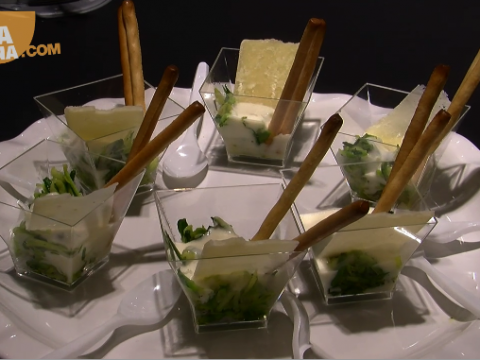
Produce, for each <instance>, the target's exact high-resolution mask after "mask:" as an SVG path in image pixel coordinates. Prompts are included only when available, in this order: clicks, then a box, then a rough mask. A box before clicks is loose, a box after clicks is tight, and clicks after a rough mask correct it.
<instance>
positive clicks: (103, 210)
mask: <svg viewBox="0 0 480 360" xmlns="http://www.w3.org/2000/svg"><path fill="white" fill-rule="evenodd" d="M116 187H117V185H116V184H114V185H112V186H109V187H107V188H103V189H100V190H97V191H94V192H92V193H90V194H88V195H86V196H78V197H76V196H72V195H70V194H60V195H46V196H42V197H39V198H37V199H35V201H34V202H33V205H32V206H33V208H32V214H31V216H30V218H29V219H28V221H27V222H26V228H27V230H46V229H47V228H48V227H52V226H54V227H58V226H59V225H58V224H53V223H52V222H51V221H50V220H48V219H47V218H49V219H53V220H55V221H58V222H61V223H63V224H66V225H68V226H73V225H75V224H77V223H78V222H79V221H80V220H82V219H84V218H85V217H86V216H87V215H89V214H91V213H93V212H96V213H95V215H94V216H92V217H91V219H89V222H90V223H92V222H94V223H95V226H98V227H102V226H106V225H107V224H108V222H109V220H110V216H111V212H112V206H113V193H114V191H115V188H116ZM107 200H108V201H107ZM102 204H104V206H100V205H102ZM35 215H41V216H35Z"/></svg>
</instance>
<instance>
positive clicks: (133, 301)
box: [42, 270, 182, 359]
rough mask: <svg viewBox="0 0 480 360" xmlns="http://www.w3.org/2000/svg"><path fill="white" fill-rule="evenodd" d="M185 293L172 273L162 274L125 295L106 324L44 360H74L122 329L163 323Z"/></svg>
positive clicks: (163, 272)
mask: <svg viewBox="0 0 480 360" xmlns="http://www.w3.org/2000/svg"><path fill="white" fill-rule="evenodd" d="M181 293H182V290H181V288H180V286H179V285H178V282H177V280H176V279H175V275H174V274H173V273H172V271H171V270H164V271H160V272H158V273H157V274H155V275H153V276H151V277H149V278H148V279H146V280H144V281H143V282H141V283H140V284H138V285H137V286H135V287H134V288H133V289H132V290H130V291H129V292H128V293H127V294H125V297H124V298H123V299H122V302H121V303H120V306H119V307H118V310H117V313H116V314H115V315H114V316H113V317H112V318H111V319H110V320H108V321H107V322H106V323H104V324H103V325H100V326H99V327H97V328H96V329H93V330H92V331H90V332H88V333H86V334H85V335H83V336H81V337H79V338H77V339H75V340H73V341H71V342H69V343H68V344H66V345H64V346H62V347H61V348H59V349H57V350H54V351H52V352H51V353H49V354H47V355H45V356H44V357H43V358H42V359H71V358H74V357H77V356H79V355H81V354H83V353H84V352H85V351H87V350H88V349H90V348H91V347H92V346H93V345H95V344H96V343H97V342H98V341H100V340H101V339H102V338H103V337H104V336H105V335H107V334H108V333H110V332H112V331H113V330H115V329H117V328H119V327H121V326H125V325H153V324H156V323H159V322H160V321H162V320H163V319H164V318H165V317H166V316H167V315H168V313H169V312H170V310H172V308H173V306H174V305H175V303H176V302H177V300H178V298H179V297H180V294H181Z"/></svg>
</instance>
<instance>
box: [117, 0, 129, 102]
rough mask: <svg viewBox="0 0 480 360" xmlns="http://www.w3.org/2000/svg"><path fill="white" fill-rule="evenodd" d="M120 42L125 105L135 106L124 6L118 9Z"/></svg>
mask: <svg viewBox="0 0 480 360" xmlns="http://www.w3.org/2000/svg"><path fill="white" fill-rule="evenodd" d="M117 18H118V40H119V42H120V62H121V65H122V74H123V94H124V98H125V105H127V106H131V105H133V92H132V78H131V76H130V60H129V59H128V44H127V33H126V31H125V23H124V21H123V9H122V6H119V7H118V12H117Z"/></svg>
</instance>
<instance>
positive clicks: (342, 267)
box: [327, 250, 389, 296]
mask: <svg viewBox="0 0 480 360" xmlns="http://www.w3.org/2000/svg"><path fill="white" fill-rule="evenodd" d="M327 263H328V267H329V268H330V269H332V270H336V271H337V273H336V275H335V277H334V278H333V279H332V281H331V282H330V288H329V290H328V292H329V294H330V295H333V296H339V295H355V294H363V293H365V291H367V290H368V289H372V288H376V287H378V286H382V285H384V284H385V282H386V281H387V279H386V276H387V275H388V274H389V273H388V272H385V271H383V269H382V268H380V267H379V266H378V263H377V261H376V260H375V259H374V258H373V257H371V256H370V255H368V254H367V253H365V252H364V251H360V250H352V251H349V252H343V253H341V254H339V255H337V256H333V257H330V258H328V262H327Z"/></svg>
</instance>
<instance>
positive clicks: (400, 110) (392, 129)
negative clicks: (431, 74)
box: [365, 85, 450, 146]
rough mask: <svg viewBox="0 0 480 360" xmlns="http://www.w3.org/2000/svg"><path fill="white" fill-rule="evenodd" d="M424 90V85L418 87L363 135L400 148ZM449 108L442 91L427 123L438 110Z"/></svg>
mask: <svg viewBox="0 0 480 360" xmlns="http://www.w3.org/2000/svg"><path fill="white" fill-rule="evenodd" d="M424 90H425V86H424V85H418V86H417V87H416V88H415V89H413V91H412V92H411V93H410V94H408V95H407V96H406V97H405V98H404V99H403V101H402V102H401V103H400V104H399V105H398V106H397V107H395V108H394V109H393V110H392V111H391V112H390V113H389V114H388V115H387V116H385V117H383V118H382V119H380V120H379V121H378V122H377V123H375V124H373V125H372V126H370V127H369V128H368V129H367V130H366V131H365V133H367V134H370V135H374V136H376V137H378V138H380V139H381V140H382V142H383V143H386V144H391V145H398V146H400V145H401V144H402V141H403V137H404V136H405V132H406V131H407V128H408V125H410V121H411V120H412V118H413V114H415V110H416V109H417V105H418V102H419V101H420V97H421V96H422V94H423V92H424ZM449 106H450V101H449V100H448V97H447V94H446V93H445V92H444V91H442V92H441V93H440V96H439V97H438V99H437V102H436V103H435V106H434V107H433V110H432V112H431V113H430V117H429V119H428V122H430V121H432V120H433V117H434V116H435V115H436V114H437V112H438V111H439V110H440V109H445V110H446V109H447V108H448V107H449Z"/></svg>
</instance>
